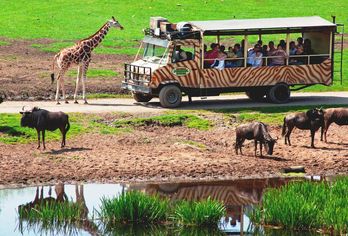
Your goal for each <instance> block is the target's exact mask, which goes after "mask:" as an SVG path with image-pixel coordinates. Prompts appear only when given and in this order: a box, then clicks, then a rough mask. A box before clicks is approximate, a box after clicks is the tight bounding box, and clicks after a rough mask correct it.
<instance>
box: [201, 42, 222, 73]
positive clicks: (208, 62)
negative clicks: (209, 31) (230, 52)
mask: <svg viewBox="0 0 348 236" xmlns="http://www.w3.org/2000/svg"><path fill="white" fill-rule="evenodd" d="M210 47H211V50H209V51H208V52H207V53H206V55H205V57H204V67H205V68H210V67H211V66H212V64H213V63H214V61H215V59H217V58H218V56H219V44H217V43H212V44H211V45H210Z"/></svg>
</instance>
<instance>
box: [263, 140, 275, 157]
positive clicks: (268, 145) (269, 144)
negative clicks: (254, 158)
mask: <svg viewBox="0 0 348 236" xmlns="http://www.w3.org/2000/svg"><path fill="white" fill-rule="evenodd" d="M276 142H277V139H273V138H271V139H270V140H266V142H265V149H266V151H267V154H268V155H272V154H273V148H274V144H275V143H276Z"/></svg>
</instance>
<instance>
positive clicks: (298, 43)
mask: <svg viewBox="0 0 348 236" xmlns="http://www.w3.org/2000/svg"><path fill="white" fill-rule="evenodd" d="M296 47H297V48H303V38H302V37H298V38H297V45H296Z"/></svg>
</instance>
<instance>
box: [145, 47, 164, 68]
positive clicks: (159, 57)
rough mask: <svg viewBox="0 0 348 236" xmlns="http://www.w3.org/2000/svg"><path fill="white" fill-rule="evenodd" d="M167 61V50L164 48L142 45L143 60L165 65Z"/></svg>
mask: <svg viewBox="0 0 348 236" xmlns="http://www.w3.org/2000/svg"><path fill="white" fill-rule="evenodd" d="M167 59H168V50H167V48H165V47H162V46H159V45H154V44H150V43H145V44H144V54H143V60H144V61H147V62H151V63H156V64H166V63H167Z"/></svg>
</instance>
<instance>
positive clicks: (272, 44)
mask: <svg viewBox="0 0 348 236" xmlns="http://www.w3.org/2000/svg"><path fill="white" fill-rule="evenodd" d="M268 48H269V49H268V52H267V56H270V55H271V54H272V53H273V52H274V51H275V50H277V49H276V48H275V47H274V42H273V41H269V43H268ZM271 63H272V59H271V58H269V59H267V65H270V64H271Z"/></svg>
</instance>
